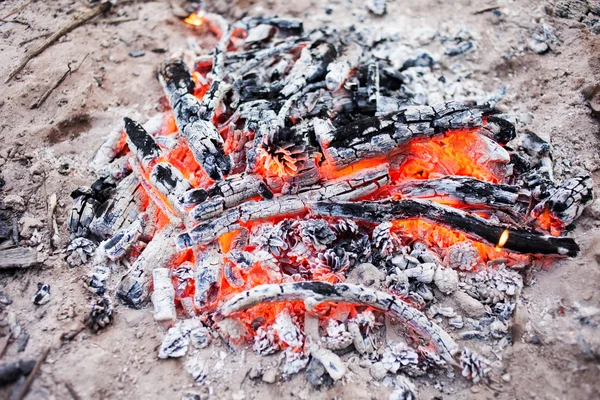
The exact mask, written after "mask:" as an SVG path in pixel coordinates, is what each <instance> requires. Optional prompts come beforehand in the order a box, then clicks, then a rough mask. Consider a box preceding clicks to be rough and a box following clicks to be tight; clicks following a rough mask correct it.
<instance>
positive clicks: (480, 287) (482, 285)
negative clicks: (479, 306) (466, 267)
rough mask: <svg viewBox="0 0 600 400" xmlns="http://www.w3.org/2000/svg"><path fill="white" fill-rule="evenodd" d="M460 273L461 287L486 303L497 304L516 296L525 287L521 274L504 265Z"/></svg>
mask: <svg viewBox="0 0 600 400" xmlns="http://www.w3.org/2000/svg"><path fill="white" fill-rule="evenodd" d="M459 275H460V283H459V286H460V288H461V289H462V290H464V291H465V292H466V293H468V294H469V295H470V296H472V297H474V298H476V299H478V300H479V301H481V302H482V303H484V304H496V303H499V302H503V301H505V300H509V299H511V298H514V297H515V296H516V295H517V294H518V293H519V292H520V291H521V289H522V288H523V278H522V277H521V275H520V274H519V273H518V272H516V271H513V270H511V269H508V268H506V266H504V265H500V266H498V267H497V268H487V269H484V270H481V271H478V272H476V273H471V274H468V273H460V274H459Z"/></svg>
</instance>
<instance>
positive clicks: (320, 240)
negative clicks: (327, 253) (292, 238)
mask: <svg viewBox="0 0 600 400" xmlns="http://www.w3.org/2000/svg"><path fill="white" fill-rule="evenodd" d="M300 234H301V236H302V240H303V241H304V242H305V243H308V244H311V245H312V246H314V248H315V249H317V250H325V249H326V248H327V245H328V244H330V243H331V242H333V241H334V240H335V238H336V235H335V233H334V232H333V230H332V229H331V228H330V227H329V224H328V223H327V221H325V220H322V219H310V220H308V221H302V222H301V225H300Z"/></svg>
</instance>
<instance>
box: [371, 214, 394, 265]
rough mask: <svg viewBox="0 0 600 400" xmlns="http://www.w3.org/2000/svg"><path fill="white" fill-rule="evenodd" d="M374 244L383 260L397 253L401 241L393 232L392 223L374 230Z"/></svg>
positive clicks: (385, 223)
mask: <svg viewBox="0 0 600 400" xmlns="http://www.w3.org/2000/svg"><path fill="white" fill-rule="evenodd" d="M373 244H374V246H375V248H376V249H378V250H379V254H380V255H381V257H383V258H387V257H389V256H391V255H392V254H394V253H395V252H396V250H397V249H398V246H400V239H399V238H398V236H396V234H395V233H393V232H392V224H391V222H383V223H381V224H379V225H377V226H376V227H375V229H373Z"/></svg>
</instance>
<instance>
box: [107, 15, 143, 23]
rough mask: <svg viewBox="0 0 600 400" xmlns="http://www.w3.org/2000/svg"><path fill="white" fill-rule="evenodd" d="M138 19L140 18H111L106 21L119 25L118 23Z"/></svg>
mask: <svg viewBox="0 0 600 400" xmlns="http://www.w3.org/2000/svg"><path fill="white" fill-rule="evenodd" d="M137 19H138V17H130V18H120V19H111V20H110V21H107V22H106V23H107V24H108V25H118V24H121V23H123V22H129V21H137Z"/></svg>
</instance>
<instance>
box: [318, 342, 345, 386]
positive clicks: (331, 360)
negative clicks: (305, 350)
mask: <svg viewBox="0 0 600 400" xmlns="http://www.w3.org/2000/svg"><path fill="white" fill-rule="evenodd" d="M310 354H311V356H312V357H313V358H315V359H316V360H317V361H319V362H320V363H321V364H323V367H324V368H325V371H327V373H328V374H329V376H330V377H331V379H333V380H334V381H337V380H339V379H341V378H342V377H343V376H344V375H345V374H346V365H345V364H344V362H343V361H342V360H341V359H340V357H339V356H337V355H336V354H335V353H333V352H332V351H331V350H327V349H323V348H320V347H319V346H316V345H314V344H313V345H311V347H310Z"/></svg>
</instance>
